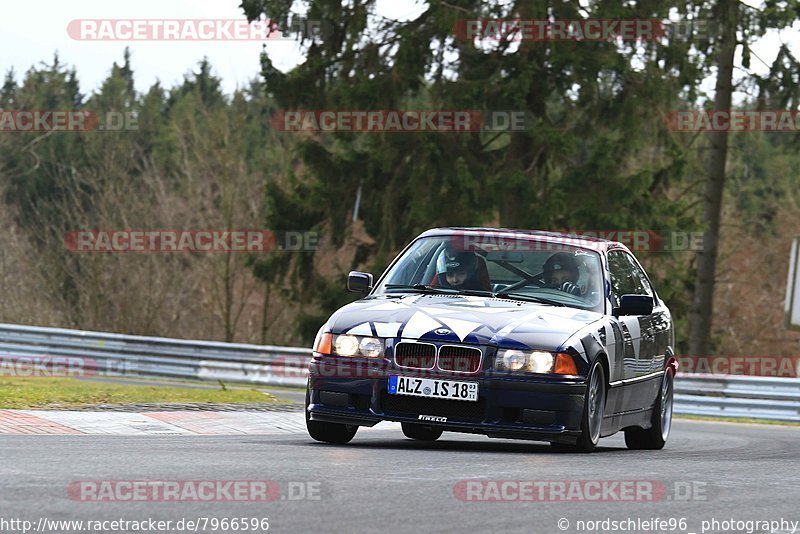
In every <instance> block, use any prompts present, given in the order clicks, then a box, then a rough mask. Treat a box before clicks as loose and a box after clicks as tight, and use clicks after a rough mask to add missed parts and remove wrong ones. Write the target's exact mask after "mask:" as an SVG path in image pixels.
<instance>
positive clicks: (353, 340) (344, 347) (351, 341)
mask: <svg viewBox="0 0 800 534" xmlns="http://www.w3.org/2000/svg"><path fill="white" fill-rule="evenodd" d="M333 347H334V348H335V349H336V354H338V355H339V356H355V355H356V354H357V353H358V338H357V337H356V336H336V342H335V343H334V344H333Z"/></svg>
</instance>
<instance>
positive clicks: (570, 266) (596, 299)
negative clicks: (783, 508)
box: [375, 235, 603, 312]
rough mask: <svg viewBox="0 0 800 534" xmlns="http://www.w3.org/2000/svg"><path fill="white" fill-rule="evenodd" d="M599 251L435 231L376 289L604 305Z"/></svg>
mask: <svg viewBox="0 0 800 534" xmlns="http://www.w3.org/2000/svg"><path fill="white" fill-rule="evenodd" d="M601 273H602V269H601V263H600V255H599V254H598V253H597V252H595V251H593V250H589V249H584V248H581V247H576V246H570V245H565V244H554V243H548V242H545V241H537V240H535V239H530V240H524V241H522V242H521V241H520V240H519V239H516V238H515V239H513V240H511V241H509V242H504V241H503V239H502V238H498V237H495V238H493V239H481V238H477V239H476V238H474V237H473V236H463V235H460V236H452V235H448V236H433V237H425V238H421V239H418V240H417V241H415V242H414V243H413V244H412V245H411V246H410V247H409V248H408V250H406V252H405V253H404V254H403V255H402V256H401V257H400V258H399V259H398V261H397V262H396V263H395V264H394V265H393V266H392V268H391V269H390V270H389V272H388V273H387V274H386V276H385V277H384V278H383V280H382V281H381V283H380V284H379V285H378V286H377V287H376V289H375V292H376V293H402V292H431V293H438V292H441V293H450V294H453V293H456V294H464V295H485V296H494V297H498V298H509V299H518V300H529V301H533V302H543V303H546V304H552V305H556V306H571V307H576V308H582V309H591V310H594V311H601V312H602V311H603V283H602V280H603V278H602V274H601Z"/></svg>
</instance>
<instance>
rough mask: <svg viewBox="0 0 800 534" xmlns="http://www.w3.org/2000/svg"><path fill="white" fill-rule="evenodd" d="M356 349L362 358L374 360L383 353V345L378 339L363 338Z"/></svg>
mask: <svg viewBox="0 0 800 534" xmlns="http://www.w3.org/2000/svg"><path fill="white" fill-rule="evenodd" d="M358 348H359V350H360V351H361V354H363V355H364V356H367V357H369V358H375V357H377V356H380V355H381V352H383V343H381V340H380V339H377V338H374V337H365V338H363V339H362V340H361V343H359V344H358Z"/></svg>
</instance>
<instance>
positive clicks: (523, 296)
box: [494, 291, 566, 307]
mask: <svg viewBox="0 0 800 534" xmlns="http://www.w3.org/2000/svg"><path fill="white" fill-rule="evenodd" d="M494 297H495V298H498V299H509V300H527V301H530V302H538V303H540V304H549V305H551V306H561V307H564V306H566V304H564V303H563V302H558V301H557V300H550V299H543V298H542V297H534V296H532V295H526V294H524V293H513V292H512V293H504V292H502V291H500V292H498V293H495V294H494Z"/></svg>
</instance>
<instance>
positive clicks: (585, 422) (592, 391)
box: [550, 361, 606, 452]
mask: <svg viewBox="0 0 800 534" xmlns="http://www.w3.org/2000/svg"><path fill="white" fill-rule="evenodd" d="M588 383H589V385H588V387H587V388H586V395H585V396H584V399H583V416H582V417H581V435H580V436H579V437H578V441H577V443H575V444H574V445H568V444H564V443H555V442H551V443H550V445H551V446H552V447H553V449H555V450H557V451H560V452H592V451H593V450H594V449H595V447H597V443H598V442H599V441H600V428H601V427H602V426H603V414H604V413H605V411H606V373H605V370H604V369H603V365H602V364H601V363H600V362H599V361H596V362H594V365H592V370H591V372H590V373H589V380H588Z"/></svg>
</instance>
